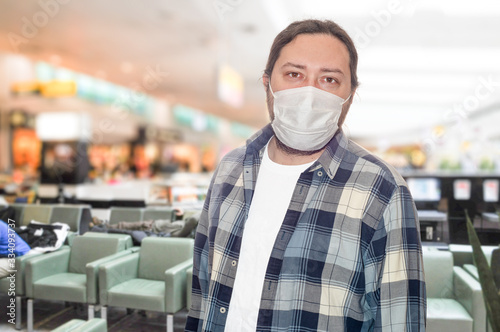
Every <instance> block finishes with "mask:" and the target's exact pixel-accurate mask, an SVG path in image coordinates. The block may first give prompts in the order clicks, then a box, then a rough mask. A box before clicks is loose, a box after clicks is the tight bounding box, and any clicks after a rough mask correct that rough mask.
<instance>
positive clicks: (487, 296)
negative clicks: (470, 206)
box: [465, 210, 500, 332]
mask: <svg viewBox="0 0 500 332" xmlns="http://www.w3.org/2000/svg"><path fill="white" fill-rule="evenodd" d="M465 218H466V219H467V234H468V235H469V242H470V244H471V246H472V252H473V256H474V261H475V262H476V266H477V271H478V273H479V282H480V283H481V288H482V290H483V297H484V303H485V305H486V311H487V313H488V318H489V321H490V323H491V326H492V328H493V331H495V332H500V294H499V293H498V290H497V287H496V285H495V281H494V279H493V273H492V272H491V269H490V266H489V265H488V261H487V260H486V257H485V256H484V253H483V250H482V249H481V242H480V241H479V238H478V237H477V233H476V230H475V229H474V225H473V224H472V222H471V220H470V217H469V213H468V212H467V210H465Z"/></svg>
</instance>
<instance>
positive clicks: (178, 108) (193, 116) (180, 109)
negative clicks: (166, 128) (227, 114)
mask: <svg viewBox="0 0 500 332" xmlns="http://www.w3.org/2000/svg"><path fill="white" fill-rule="evenodd" d="M172 112H173V114H174V119H175V121H176V122H177V123H178V124H181V125H184V126H188V127H191V128H192V129H194V130H196V131H211V132H214V133H217V132H218V131H219V119H218V118H217V117H215V116H213V115H209V114H205V113H203V112H202V111H199V110H196V109H194V108H191V107H188V106H185V105H181V104H177V105H175V106H174V107H173V108H172Z"/></svg>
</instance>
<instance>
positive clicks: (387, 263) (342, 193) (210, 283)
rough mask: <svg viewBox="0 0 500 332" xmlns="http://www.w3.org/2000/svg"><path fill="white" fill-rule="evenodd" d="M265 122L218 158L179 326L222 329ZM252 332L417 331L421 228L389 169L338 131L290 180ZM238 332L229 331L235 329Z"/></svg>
mask: <svg viewBox="0 0 500 332" xmlns="http://www.w3.org/2000/svg"><path fill="white" fill-rule="evenodd" d="M272 135H273V131H272V128H271V127H270V125H268V126H266V127H264V128H263V129H262V130H261V131H260V132H259V133H257V134H256V135H255V136H254V137H252V138H251V139H249V140H248V142H247V145H246V147H241V148H238V149H236V150H234V151H232V152H231V153H229V154H228V155H226V156H225V157H224V159H223V160H222V161H221V163H220V164H219V166H218V168H217V170H216V172H215V174H214V177H213V178H212V182H211V185H210V188H209V190H208V195H207V198H206V201H205V204H204V208H203V212H202V215H201V218H200V223H199V225H198V229H197V234H196V239H195V249H194V265H193V286H192V287H193V288H192V289H193V291H192V306H191V309H190V311H189V315H188V318H187V323H186V331H214V332H215V331H224V326H225V322H226V317H227V309H228V307H229V301H230V300H231V293H232V287H233V284H234V279H235V276H236V269H237V266H238V257H239V253H240V247H241V239H242V235H243V228H244V226H245V221H246V220H247V217H248V211H249V208H250V204H251V202H252V196H253V192H254V189H255V183H256V179H257V175H258V172H259V166H260V163H261V160H262V153H263V151H264V147H265V144H266V143H267V142H268V141H269V139H270V138H271V137H272ZM255 291H261V292H262V298H261V303H260V309H259V315H258V320H257V331H297V332H299V331H300V332H304V331H397V332H400V331H425V319H426V296H425V282H424V272H423V263H422V250H421V243H420V232H419V226H418V220H417V217H416V210H415V206H414V204H413V201H412V198H411V195H410V192H409V191H408V188H407V186H406V183H405V182H404V180H403V179H402V178H401V176H400V175H399V174H398V173H397V172H396V171H394V170H393V169H392V168H391V167H390V166H388V165H386V164H385V163H384V162H382V161H381V160H380V159H378V158H376V157H374V156H373V155H371V154H370V153H369V152H367V151H366V150H364V149H362V148H361V147H359V146H358V145H356V144H355V143H353V142H351V141H349V140H348V139H347V137H346V136H345V135H344V134H343V132H342V131H340V130H339V131H338V132H337V134H336V135H335V136H334V138H333V139H332V140H331V141H330V143H329V144H328V146H327V147H326V150H325V151H324V153H323V154H322V155H321V156H320V158H319V159H318V160H317V161H316V162H315V163H314V164H313V165H312V166H311V167H309V168H308V169H307V170H306V171H305V172H303V173H302V174H301V176H300V178H299V180H298V181H297V185H296V187H295V190H294V193H293V196H292V199H291V202H290V206H289V208H288V211H287V213H286V215H285V218H284V220H283V224H282V226H281V229H280V231H279V233H278V236H277V238H276V240H275V243H274V247H273V251H272V253H271V257H270V258H269V262H268V265H267V271H266V276H265V280H264V287H263V289H262V290H255ZM235 332H238V331H235Z"/></svg>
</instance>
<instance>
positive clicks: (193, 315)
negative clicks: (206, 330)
mask: <svg viewBox="0 0 500 332" xmlns="http://www.w3.org/2000/svg"><path fill="white" fill-rule="evenodd" d="M212 185H213V180H212V183H211V185H210V187H209V189H208V192H207V196H206V198H205V203H204V206H203V211H202V213H201V215H200V220H199V223H198V226H197V228H196V236H195V241H194V253H193V279H192V291H191V308H189V313H188V316H187V320H186V328H185V331H202V327H203V317H204V314H205V313H204V309H203V298H204V297H205V298H206V296H207V294H208V286H209V281H210V280H209V274H208V266H206V262H207V261H208V249H209V242H208V225H209V220H208V219H209V217H208V209H209V202H210V197H211V192H212ZM203 262H205V263H203Z"/></svg>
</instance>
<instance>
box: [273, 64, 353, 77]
mask: <svg viewBox="0 0 500 332" xmlns="http://www.w3.org/2000/svg"><path fill="white" fill-rule="evenodd" d="M284 67H293V68H297V69H306V66H305V65H300V64H297V63H293V62H286V63H285V64H283V66H281V68H284ZM320 71H321V72H322V73H338V74H340V75H342V76H345V75H344V72H343V71H342V70H340V69H338V68H328V67H322V68H321V69H320Z"/></svg>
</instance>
